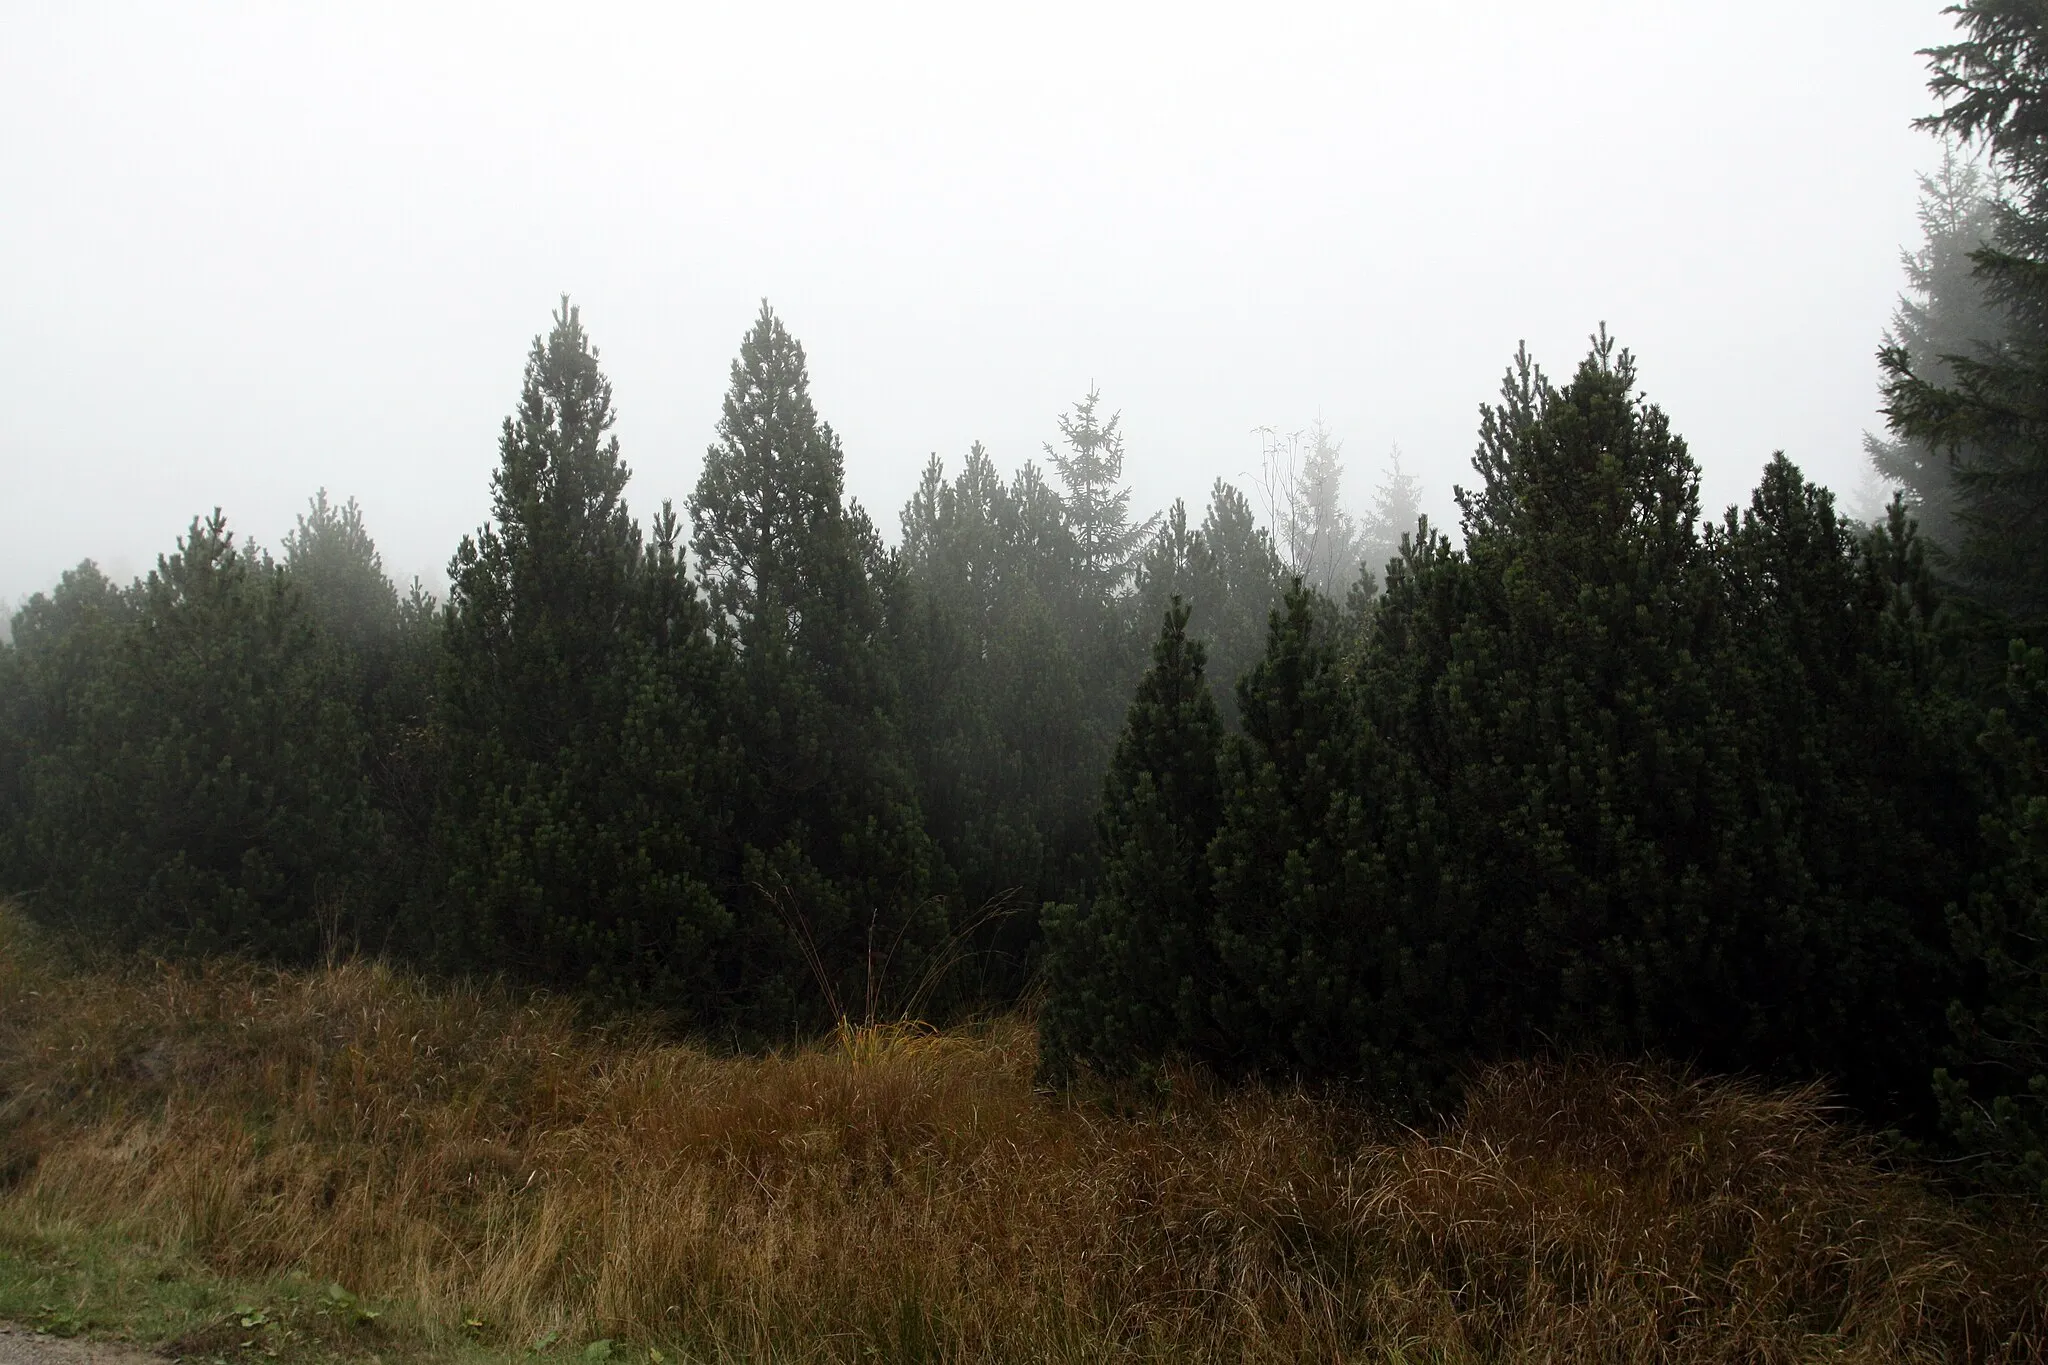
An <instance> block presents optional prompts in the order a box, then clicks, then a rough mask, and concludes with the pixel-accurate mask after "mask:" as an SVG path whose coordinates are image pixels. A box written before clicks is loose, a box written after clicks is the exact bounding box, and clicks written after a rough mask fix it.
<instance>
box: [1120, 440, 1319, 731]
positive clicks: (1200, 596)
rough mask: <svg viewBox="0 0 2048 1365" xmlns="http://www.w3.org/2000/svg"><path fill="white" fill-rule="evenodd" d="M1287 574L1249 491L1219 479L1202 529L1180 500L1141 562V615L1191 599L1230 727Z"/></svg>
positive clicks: (1155, 615)
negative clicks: (1239, 689)
mask: <svg viewBox="0 0 2048 1365" xmlns="http://www.w3.org/2000/svg"><path fill="white" fill-rule="evenodd" d="M1285 580H1286V574H1285V571H1284V570H1283V569H1282V567H1281V564H1280V557H1279V555H1278V553H1276V551H1275V549H1274V546H1273V538H1272V537H1271V536H1270V535H1268V534H1267V533H1266V531H1265V529H1264V528H1263V527H1261V526H1260V525H1259V524H1258V519H1257V517H1256V516H1254V515H1253V513H1252V509H1251V504H1250V503H1249V502H1247V501H1246V500H1245V497H1244V495H1243V494H1242V493H1240V492H1238V491H1237V489H1235V488H1233V487H1232V486H1231V485H1229V484H1227V483H1225V482H1224V481H1223V480H1221V479H1218V480H1217V481H1216V484H1215V486H1214V487H1213V488H1211V489H1210V492H1209V508H1208V511H1207V513H1206V514H1205V515H1204V516H1203V518H1202V524H1201V526H1200V527H1197V528H1192V529H1191V528H1190V527H1189V526H1188V518H1187V508H1186V506H1185V505H1184V504H1182V503H1180V502H1178V501H1176V502H1175V503H1174V505H1173V506H1172V507H1171V508H1170V509H1168V511H1167V514H1166V519H1165V522H1164V523H1163V525H1162V526H1161V527H1160V530H1159V533H1158V534H1157V535H1156V536H1155V537H1154V538H1153V540H1152V544H1151V546H1150V547H1149V548H1148V549H1147V550H1146V551H1145V555H1144V558H1143V559H1142V560H1140V561H1139V565H1138V590H1137V594H1136V602H1137V606H1138V611H1139V614H1140V619H1157V618H1158V617H1159V616H1160V614H1161V613H1163V612H1164V611H1165V610H1166V609H1167V607H1168V605H1169V604H1170V603H1171V601H1172V600H1173V599H1174V598H1176V597H1179V598H1185V599H1186V600H1187V603H1188V607H1189V612H1190V616H1189V620H1190V622H1191V625H1190V627H1189V628H1190V629H1191V630H1192V631H1193V632H1194V633H1195V635H1196V637H1197V638H1199V639H1201V640H1202V641H1203V642H1204V646H1205V649H1206V651H1207V657H1208V658H1210V659H1212V660H1214V661H1215V667H1214V668H1213V669H1211V670H1210V685H1211V689H1212V690H1213V691H1215V692H1216V694H1217V695H1216V701H1217V708H1218V710H1219V712H1220V713H1221V714H1222V716H1223V718H1224V721H1225V723H1226V724H1228V725H1233V726H1234V725H1235V724H1236V721H1237V697H1236V694H1235V693H1234V692H1233V691H1232V684H1233V683H1234V682H1235V681H1236V680H1237V679H1238V678H1240V677H1242V676H1244V674H1245V672H1246V671H1247V670H1249V669H1250V668H1251V667H1252V665H1253V664H1255V663H1257V662H1258V659H1259V656H1260V654H1261V653H1262V652H1263V650H1264V648H1265V641H1266V617H1267V615H1268V614H1269V613H1270V612H1271V611H1272V609H1273V607H1274V605H1275V604H1276V603H1277V602H1278V601H1279V600H1280V595H1281V592H1282V589H1283V587H1284V585H1285Z"/></svg>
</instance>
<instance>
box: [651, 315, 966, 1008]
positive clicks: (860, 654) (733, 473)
mask: <svg viewBox="0 0 2048 1365" xmlns="http://www.w3.org/2000/svg"><path fill="white" fill-rule="evenodd" d="M842 466H843V456H842V454H841V451H840V446H839V438H838V437H837V436H836V435H835V434H834V433H833V431H832V429H831V427H830V426H828V425H826V424H825V423H823V422H822V421H820V420H819V418H818V415H817V412H816V409H815V408H814V407H813V405H812V402H811V397H810V378H809V373H808V369H807V365H806V362H805V358H804V352H803V347H802V346H801V345H799V344H798V343H797V341H796V340H795V339H794V338H793V337H791V336H790V335H789V333H788V332H787V331H786V330H785V329H784V328H783V326H782V323H781V321H780V320H779V319H778V318H777V317H776V316H775V314H774V312H773V311H772V310H770V309H769V307H768V305H767V304H766V303H763V304H762V306H761V313H760V316H759V317H758V318H757V319H756V320H755V323H754V326H753V328H752V329H751V330H750V331H749V332H748V333H747V336H746V338H745V339H744V340H743V341H742V343H741V345H740V354H739V358H738V359H737V360H735V361H734V362H733V366H732V377H731V384H730V387H729V388H728V390H727V393H726V397H725V403H724V408H723V412H722V416H721V417H720V420H719V424H718V441H717V443H716V444H714V445H713V446H712V447H711V449H710V451H709V452H708V453H707V454H706V456H705V460H704V469H703V473H702V475H701V477H700V478H699V480H698V483H697V491H696V494H695V495H694V496H693V497H692V498H691V500H690V515H691V519H692V522H693V524H694V532H693V536H692V541H691V544H692V548H693V549H694V550H695V552H696V555H697V559H698V563H699V565H700V567H701V572H702V573H703V575H704V580H705V584H706V587H707V591H708V595H709V598H710V604H711V611H712V621H713V624H714V627H715V628H716V629H717V631H718V632H719V633H720V636H721V638H722V639H724V640H726V641H727V642H728V643H729V645H730V647H731V649H732V650H733V651H734V652H735V654H736V655H737V668H738V673H737V678H736V682H737V687H738V695H737V699H736V700H737V706H736V723H737V726H738V730H737V734H738V739H739V744H740V747H741V750H742V751H743V752H744V754H745V756H746V769H747V773H748V786H747V789H746V793H745V796H744V799H743V802H742V805H741V811H742V814H741V817H740V820H739V822H738V824H737V825H736V828H735V834H736V837H737V838H738V839H739V840H740V841H741V844H742V847H743V853H742V858H743V866H742V874H741V875H742V882H743V885H744V888H745V891H744V894H743V900H744V902H745V907H744V910H743V912H742V914H741V919H740V924H739V929H740V932H741V935H742V946H741V951H740V953H739V954H738V956H737V957H736V959H735V960H736V962H737V963H739V964H740V966H741V969H742V971H743V973H744V977H743V981H742V983H741V985H742V987H743V990H744V992H745V994H747V995H748V996H749V997H750V998H753V999H756V1000H757V1001H758V1002H759V1004H758V1009H757V1016H758V1019H759V1022H760V1023H761V1024H762V1025H763V1026H764V1027H772V1028H777V1029H781V1028H787V1027H788V1026H789V1025H790V1024H792V1023H797V1022H805V1023H809V1022H819V1021H821V1020H824V1019H827V1018H829V1017H830V1016H832V1015H835V1014H836V1015H840V1016H846V1015H851V1014H856V1013H860V1012H869V1013H872V1012H873V1011H875V1010H878V1009H885V1008H901V1007H903V1006H904V1005H905V1003H906V1000H907V997H908V995H909V994H910V993H912V992H913V991H914V987H915V985H916V983H917V982H918V981H919V980H920V979H921V977H922V976H923V974H924V972H925V970H926V967H927V966H928V965H929V963H930V961H931V958H930V956H929V954H930V953H931V952H932V950H933V949H934V948H935V947H936V945H937V943H938V941H939V940H940V938H941V937H942V936H943V934H944V932H945V928H946V916H945V912H944V908H943V906H942V904H941V903H940V902H939V901H938V900H937V899H936V895H937V893H939V892H941V891H942V890H944V889H945V888H944V874H943V869H942V868H941V867H940V865H939V862H938V859H937V856H936V853H935V850H934V849H933V848H932V846H931V842H930V840H929V838H928V836H927V835H926V833H925V831H924V828H923V824H922V820H921V817H920V815H919V811H918V805H917V795H916V788H915V784H914V780H913V776H912V771H911V766H910V761H909V753H908V750H907V747H906V746H905V744H904V743H903V741H902V739H901V736H900V733H899V731H898V729H897V721H898V710H899V706H900V701H899V697H898V694H897V685H896V678H895V677H894V675H893V672H892V670H891V668H890V663H889V658H888V649H887V646H888V640H887V633H886V622H885V614H884V606H885V600H886V598H887V596H888V595H889V593H890V592H891V591H892V590H893V589H892V585H891V583H890V581H889V580H890V579H891V578H892V577H893V575H894V573H895V567H894V566H893V565H892V564H891V563H890V562H889V561H888V560H887V559H886V557H885V556H884V555H883V552H882V548H881V544H880V541H879V539H878V538H877V537H876V535H875V533H874V530H873V527H872V526H871V525H870V524H869V522H868V519H867V516H866V514H865V513H864V512H863V511H862V510H861V509H860V506H859V504H858V503H849V502H845V501H843V499H842V482H843V470H842ZM821 997H822V998H821Z"/></svg>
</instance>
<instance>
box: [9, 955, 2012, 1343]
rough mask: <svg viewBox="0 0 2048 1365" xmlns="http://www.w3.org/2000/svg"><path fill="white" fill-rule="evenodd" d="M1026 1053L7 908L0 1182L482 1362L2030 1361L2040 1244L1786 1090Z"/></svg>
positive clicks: (1564, 1069)
mask: <svg viewBox="0 0 2048 1365" xmlns="http://www.w3.org/2000/svg"><path fill="white" fill-rule="evenodd" d="M1033 1063H1034V1056H1033V1045H1032V1036H1031V1032H1030V1030H1029V1029H1028V1027H1026V1026H1025V1025H1024V1024H1022V1023H1019V1022H1017V1021H1014V1020H1006V1021H1002V1022H999V1023H996V1024H994V1025H992V1026H989V1027H987V1028H985V1029H981V1030H977V1031H973V1032H968V1033H956V1034H943V1035H934V1034H929V1033H920V1032H917V1031H914V1030H901V1031H893V1032H889V1031H853V1032H848V1033H846V1034H844V1035H842V1036H841V1037H840V1038H838V1039H835V1040H831V1041H829V1042H827V1043H824V1044H821V1045H819V1046H817V1047H816V1048H813V1049H810V1050H807V1051H802V1052H799V1053H795V1054H792V1055H784V1056H777V1057H769V1058H733V1057H724V1056H718V1055H714V1054H711V1053H709V1052H706V1051H703V1050H700V1049H697V1048H693V1047H689V1046H681V1045H675V1044H672V1043H664V1042H662V1041H660V1040H658V1039H656V1038H653V1037H651V1036H647V1035H645V1034H642V1033H638V1032H635V1031H633V1030H631V1029H618V1028H614V1029H610V1030H605V1029H599V1028H594V1027H590V1026H587V1025H579V1024H578V1022H577V1021H576V1019H575V1017H574V1014H573V1012H572V1011H571V1010H570V1009H569V1008H567V1007H566V1006H565V1005H563V1004H561V1003H560V1002H556V1001H550V1000H547V999H544V998H528V997H523V996H519V995H515V994H512V993H509V992H500V991H493V990H476V989H461V988H448V987H441V986H431V987H430V986H428V985H425V984H422V983H420V982H417V981H415V980H412V979H410V978H408V977H405V976H403V975H399V974H394V973H393V972H391V971H389V970H387V969H385V968H383V967H379V966H376V965H372V964H369V963H351V964H348V965H344V966H340V967H336V968H333V969H330V970H326V971H321V972H314V973H308V974H298V975H294V974H279V973H273V972H266V971H261V970H257V969H254V968H249V967H246V966H238V965H226V964H221V965H213V966H209V967H204V968H183V969H173V968H161V967H152V968H142V967H138V968H135V969H133V970H131V971H128V972H125V973H105V972H101V973H71V972H64V971H58V970H55V969H52V968H51V967H49V966H48V964H47V963H46V962H42V961H39V960H38V958H37V955H36V953H35V951H34V949H33V945H32V944H30V943H29V942H28V941H27V939H26V937H25V935H24V933H23V931H22V930H21V929H20V927H19V925H18V924H16V923H15V922H13V921H12V920H9V919H6V918H5V917H4V915H0V1185H6V1186H7V1187H8V1188H7V1191H6V1193H5V1194H4V1196H0V1198H4V1200H5V1201H6V1202H7V1203H8V1204H10V1205H12V1206H13V1208H14V1209H15V1210H17V1211H26V1212H34V1211H38V1210H40V1211H44V1212H49V1211H56V1210H61V1211H63V1212H64V1214H65V1215H66V1216H69V1217H74V1218H80V1219H86V1220H93V1221H96V1222H99V1223H115V1224H119V1225H121V1226H122V1227H124V1228H125V1229H127V1230H128V1232H129V1233H130V1234H131V1235H133V1236H137V1237H141V1238H147V1239H152V1240H154V1241H156V1242H158V1243H160V1244H163V1245H166V1246H174V1247H176V1248H178V1249H180V1250H181V1251H184V1252H188V1253H190V1254H194V1255H197V1256H200V1257H202V1258H204V1259H205V1260H207V1261H208V1262H210V1263H212V1264H214V1265H215V1266H217V1267H219V1268H220V1269H222V1270H223V1271H226V1272H229V1273H236V1274H242V1273H247V1274H271V1273H276V1272H279V1271H284V1270H303V1271H305V1272H306V1273H309V1274H312V1275H316V1276H318V1277H320V1278H321V1279H323V1280H325V1279H335V1280H339V1281H341V1282H342V1283H344V1284H346V1285H347V1286H348V1287H349V1288H350V1289H352V1290H354V1291H356V1292H358V1293H362V1294H366V1295H372V1296H377V1297H381V1298H386V1299H392V1300H404V1301H409V1302H411V1303H413V1304H415V1305H417V1306H418V1308H419V1309H420V1311H421V1312H423V1313H424V1314H425V1315H426V1316H427V1318H428V1319H429V1320H431V1321H438V1322H441V1323H443V1324H445V1325H446V1327H447V1329H448V1330H449V1331H450V1332H454V1331H458V1330H460V1324H461V1323H462V1322H463V1320H464V1319H465V1318H466V1317H470V1316H474V1317H477V1318H480V1319H481V1320H482V1321H483V1322H484V1323H485V1324H487V1326H486V1331H487V1332H489V1333H492V1334H494V1335H495V1336H496V1337H497V1338H498V1339H500V1340H503V1341H504V1342H506V1343H508V1344H510V1345H514V1346H517V1345H521V1344H524V1343H525V1342H528V1341H531V1340H533V1339H534V1338H536V1337H539V1336H541V1335H542V1334H544V1333H547V1332H550V1331H553V1332H557V1333H560V1334H561V1335H562V1337H563V1339H566V1340H578V1339H582V1338H590V1337H598V1336H605V1337H613V1338H621V1339H626V1340H632V1341H638V1342H642V1343H648V1344H656V1345H660V1346H662V1347H663V1348H664V1349H665V1350H668V1351H670V1352H678V1353H682V1354H685V1355H687V1356H694V1357H704V1358H727V1359H762V1358H774V1359H792V1360H796V1359H803V1360H844V1361H854V1360H873V1359H877V1358H879V1359H894V1360H909V1359H946V1360H976V1361H980V1360H1018V1361H1023V1360H1034V1361H1065V1360H1104V1359H1111V1358H1123V1357H1136V1358H1145V1357H1159V1358H1171V1359H1175V1360H1184V1359H1185V1360H1282V1359H1284V1360H1297V1359H1318V1360H1407V1361H1418V1360H1444V1361H1463V1360H1517V1361H1521V1360H1528V1361H1536V1360H1545V1361H1588V1360H1593V1361H1652V1360H1655V1361H1705V1360H1716V1361H1722V1360H1725V1361H1758V1362H1763V1361H1820V1360H1827V1361H1866V1360H1867V1361H1877V1360H1930V1361H1932V1360H2021V1359H2039V1358H2042V1355H2043V1352H2044V1341H2048V1335H2044V1331H2048V1329H2044V1321H2048V1250H2044V1248H2043V1243H2042V1228H2041V1226H2040V1225H2039V1224H2038V1223H2032V1222H2028V1221H2026V1220H2027V1218H2028V1215H2024V1214H2021V1213H2017V1212H2007V1213H2006V1214H2003V1215H1998V1214H1994V1213H1987V1212H1985V1211H1983V1210H1965V1209H1964V1208H1962V1207H1961V1206H1959V1205H1957V1204H1956V1203H1954V1202H1952V1201H1950V1200H1948V1199H1947V1198H1945V1197H1944V1196H1942V1195H1941V1194H1939V1193H1938V1192H1937V1191H1935V1190H1933V1189H1931V1188H1930V1187H1928V1186H1927V1185H1925V1184H1924V1183H1922V1182H1920V1181H1918V1180H1916V1179H1914V1178H1912V1177H1911V1176H1909V1175H1906V1174H1901V1173H1898V1172H1893V1171H1887V1170H1886V1169H1884V1168H1883V1166H1882V1165H1881V1164H1879V1163H1877V1162H1875V1161H1873V1160H1872V1159H1871V1156H1870V1153H1869V1152H1868V1151H1867V1150H1866V1149H1865V1148H1864V1147H1863V1146H1861V1145H1859V1143H1858V1142H1857V1141H1856V1140H1854V1139H1853V1138H1851V1137H1849V1136H1847V1135H1845V1133H1844V1132H1843V1131H1842V1130H1840V1129H1839V1128H1838V1127H1836V1126H1833V1125H1831V1124H1830V1122H1829V1121H1828V1119H1827V1116H1826V1112H1825V1110H1824V1108H1823V1106H1822V1104H1821V1103H1820V1100H1819V1097H1818V1096H1816V1095H1815V1094H1813V1093H1810V1092H1792V1093H1772V1092H1765V1091H1762V1090H1758V1089H1754V1088H1750V1087H1746V1086H1742V1085H1735V1084H1728V1083H1708V1082H1701V1081H1696V1080H1691V1079H1687V1078H1684V1077H1681V1076H1677V1075H1674V1074H1670V1073H1666V1072H1661V1071H1657V1070H1653V1069H1641V1068H1623V1067H1613V1066H1594V1065H1582V1066H1518V1067H1509V1068H1505V1069H1501V1070H1497V1071H1495V1072H1493V1073H1491V1074H1490V1075H1488V1076H1486V1077H1485V1078H1484V1079H1483V1080H1482V1081H1481V1083H1480V1084H1479V1085H1478V1086H1477V1088H1476V1090H1475V1092H1474V1094H1473V1098H1472V1101H1471V1104H1470V1107H1469V1110H1468V1112H1467V1113H1466V1114H1465V1115H1464V1116H1463V1117H1462V1118H1461V1119H1460V1120H1459V1121H1458V1122H1457V1123H1455V1124H1452V1125H1450V1126H1448V1127H1447V1128H1446V1129H1445V1130H1443V1131H1441V1132H1437V1133H1433V1134H1428V1135H1422V1134H1412V1133H1402V1132H1397V1131H1385V1132H1374V1131H1372V1129H1371V1127H1370V1125H1368V1124H1367V1123H1365V1122H1364V1121H1363V1120H1362V1119H1360V1118H1359V1117H1358V1116H1356V1115H1355V1114H1353V1113H1350V1112H1348V1111H1346V1110H1344V1109H1342V1108H1339V1107H1336V1106H1332V1105H1328V1104H1323V1103H1319V1102H1315V1101H1312V1100H1310V1099H1307V1098H1304V1097H1301V1096H1299V1095H1291V1094H1273V1093H1250V1092H1240V1093H1233V1094H1209V1093H1204V1092H1202V1090H1201V1088H1200V1087H1198V1086H1193V1085H1192V1084H1191V1085H1190V1086H1189V1089H1188V1093H1186V1094H1184V1095H1183V1096H1182V1097H1181V1098H1178V1099H1175V1100H1171V1101H1167V1102H1164V1103H1158V1104H1152V1105H1147V1106H1124V1107H1123V1108H1122V1109H1121V1110H1117V1109H1112V1108H1111V1107H1110V1106H1108V1105H1106V1104H1104V1103H1101V1102H1099V1101H1088V1102H1083V1101H1077V1100H1071V1099H1067V1098H1060V1097H1052V1096H1047V1095H1043V1094H1038V1093H1034V1091H1033V1089H1032V1086H1031V1075H1032V1070H1033Z"/></svg>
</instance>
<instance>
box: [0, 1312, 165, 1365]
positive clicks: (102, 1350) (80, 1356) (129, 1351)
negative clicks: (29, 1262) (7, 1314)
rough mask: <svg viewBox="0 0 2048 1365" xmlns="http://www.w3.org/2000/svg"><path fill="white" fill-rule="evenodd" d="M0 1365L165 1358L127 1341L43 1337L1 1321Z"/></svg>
mask: <svg viewBox="0 0 2048 1365" xmlns="http://www.w3.org/2000/svg"><path fill="white" fill-rule="evenodd" d="M0 1365H165V1363H164V1358H163V1357H162V1356H160V1355H155V1354H152V1353H151V1352H149V1351H145V1350H143V1349H142V1348H141V1347H140V1346H131V1345H129V1344H128V1343H126V1342H118V1341H116V1342H107V1341H79V1340H76V1339H68V1338H64V1337H53V1336H46V1335H44V1334H43V1333H41V1332H35V1331H31V1330H30V1329H29V1328H26V1327H16V1326H14V1325H13V1324H12V1323H5V1322H0Z"/></svg>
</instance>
